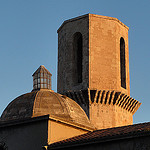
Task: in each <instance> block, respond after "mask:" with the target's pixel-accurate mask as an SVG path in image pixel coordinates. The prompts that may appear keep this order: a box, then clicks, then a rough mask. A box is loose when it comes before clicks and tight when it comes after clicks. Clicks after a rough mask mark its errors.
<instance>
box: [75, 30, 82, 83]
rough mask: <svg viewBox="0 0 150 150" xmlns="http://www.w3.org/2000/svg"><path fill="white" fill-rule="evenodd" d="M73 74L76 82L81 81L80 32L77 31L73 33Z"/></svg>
mask: <svg viewBox="0 0 150 150" xmlns="http://www.w3.org/2000/svg"><path fill="white" fill-rule="evenodd" d="M73 49H74V73H75V74H74V75H73V76H75V77H74V78H75V81H76V82H77V83H81V82H82V57H83V56H82V55H83V54H82V53H83V52H82V34H81V33H79V32H77V33H75V34H74V41H73Z"/></svg>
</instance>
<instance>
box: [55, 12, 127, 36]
mask: <svg viewBox="0 0 150 150" xmlns="http://www.w3.org/2000/svg"><path fill="white" fill-rule="evenodd" d="M85 17H98V18H103V19H109V20H114V21H117V22H118V23H120V24H121V25H122V26H124V27H125V28H126V29H127V30H129V27H128V26H126V25H125V24H124V23H122V22H121V21H120V20H119V19H118V18H115V17H108V16H102V15H96V14H90V13H88V14H85V15H81V16H78V17H75V18H72V19H68V20H65V21H64V22H63V23H62V25H61V26H60V27H59V28H58V30H57V33H58V32H59V31H60V30H61V29H62V28H63V26H64V25H65V24H67V23H68V22H73V21H76V20H79V19H82V18H85Z"/></svg>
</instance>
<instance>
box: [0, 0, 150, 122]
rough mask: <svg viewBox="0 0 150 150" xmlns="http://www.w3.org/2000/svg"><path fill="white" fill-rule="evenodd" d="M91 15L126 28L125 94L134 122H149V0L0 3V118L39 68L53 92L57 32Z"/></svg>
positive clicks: (9, 0)
mask: <svg viewBox="0 0 150 150" xmlns="http://www.w3.org/2000/svg"><path fill="white" fill-rule="evenodd" d="M87 13H92V14H98V15H104V16H110V17H116V18H118V19H119V20H120V21H122V22H123V23H124V24H126V25H127V26H128V27H129V51H130V52H129V54H130V86H131V96H132V97H133V98H135V99H137V100H139V101H140V102H142V105H141V107H140V108H139V110H138V111H137V112H136V113H135V115H134V123H139V122H147V121H150V98H149V93H150V86H149V84H150V66H149V65H150V44H149V43H150V1H149V0H143V1H141V0H136V1H135V0H134V1H131V0H126V1H121V0H113V1H112V0H0V114H1V113H2V111H3V110H4V108H5V107H6V106H7V105H8V103H9V102H10V101H11V100H13V99H14V98H15V97H17V96H19V95H21V94H24V93H27V92H30V91H31V90H32V74H33V72H34V71H35V70H36V69H37V68H38V67H39V66H40V65H44V66H45V67H46V68H47V69H48V70H49V71H50V72H51V73H52V75H53V76H52V89H53V90H54V91H57V90H56V89H57V87H56V85H57V81H56V80H57V49H58V46H57V29H58V28H59V26H60V25H61V24H62V22H63V21H64V20H66V19H70V18H73V17H76V16H79V15H83V14H87Z"/></svg>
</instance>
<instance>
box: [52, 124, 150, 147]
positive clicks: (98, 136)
mask: <svg viewBox="0 0 150 150" xmlns="http://www.w3.org/2000/svg"><path fill="white" fill-rule="evenodd" d="M124 131H125V132H124ZM147 134H150V122H146V123H139V124H134V125H128V126H122V127H114V128H108V129H102V130H95V131H92V132H88V133H85V134H82V135H79V136H75V137H72V138H69V139H65V140H62V141H59V142H56V143H52V144H50V145H49V148H55V147H60V146H63V147H66V146H69V145H70V144H71V145H79V144H85V143H91V142H94V143H95V142H97V141H99V140H101V141H99V142H105V141H110V140H117V139H118V138H130V137H137V136H144V135H147Z"/></svg>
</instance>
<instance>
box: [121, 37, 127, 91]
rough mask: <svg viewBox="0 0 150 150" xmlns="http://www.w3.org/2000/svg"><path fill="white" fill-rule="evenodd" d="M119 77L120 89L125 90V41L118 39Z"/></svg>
mask: <svg viewBox="0 0 150 150" xmlns="http://www.w3.org/2000/svg"><path fill="white" fill-rule="evenodd" d="M120 75H121V87H123V88H125V89H126V61H125V41H124V39H123V38H122V37H121V39H120Z"/></svg>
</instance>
